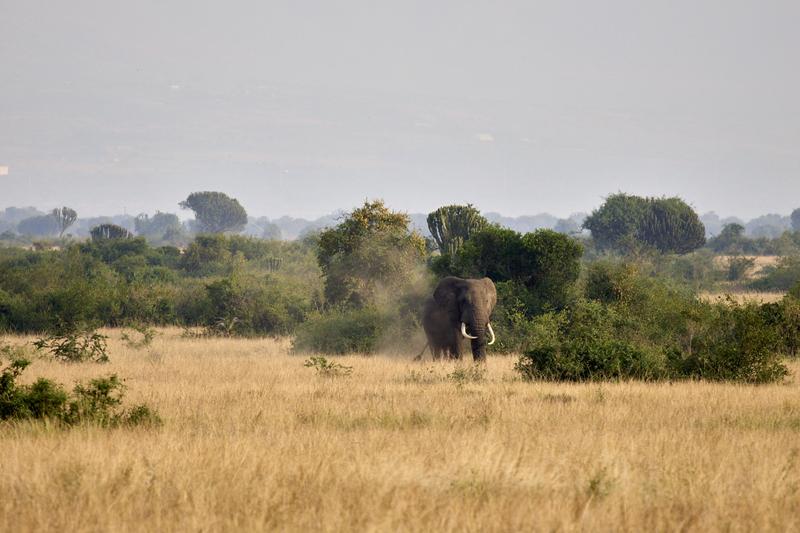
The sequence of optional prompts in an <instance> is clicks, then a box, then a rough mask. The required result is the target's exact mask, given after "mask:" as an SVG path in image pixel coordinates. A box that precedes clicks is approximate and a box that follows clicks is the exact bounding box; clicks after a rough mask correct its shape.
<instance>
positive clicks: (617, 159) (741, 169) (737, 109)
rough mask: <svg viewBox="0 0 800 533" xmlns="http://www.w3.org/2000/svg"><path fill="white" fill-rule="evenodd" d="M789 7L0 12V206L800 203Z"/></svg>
mask: <svg viewBox="0 0 800 533" xmlns="http://www.w3.org/2000/svg"><path fill="white" fill-rule="evenodd" d="M798 20H800V4H798V3H797V2H794V1H789V0H787V1H731V0H725V1H722V0H719V1H717V0H714V1H702V2H697V1H694V2H688V1H669V2H641V1H619V0H616V1H608V2H602V3H601V2H589V1H584V2H576V1H564V0H559V1H552V2H542V1H517V0H514V1H508V2H502V3H498V2H464V1H440V2H422V1H418V0H406V1H402V2H368V1H353V0H345V1H337V2H310V1H297V0H295V1H287V2H283V1H281V2H276V1H258V2H256V1H238V2H233V1H229V2H213V3H211V2H197V1H191V2H190V1H187V0H180V1H172V2H147V1H139V2H126V3H125V4H121V3H119V2H107V1H98V0H80V1H72V2H58V3H56V2H43V1H31V0H24V1H22V0H3V1H2V3H0V25H1V26H2V29H1V30H0V65H1V66H2V75H0V166H8V167H9V174H8V175H7V176H0V183H2V184H3V187H2V189H0V190H2V191H3V192H2V196H1V197H0V198H1V199H0V208H3V207H7V206H11V205H18V206H21V205H35V206H37V207H40V208H51V207H54V206H56V205H64V204H65V205H69V206H72V207H74V208H75V209H77V210H78V212H79V213H80V215H81V216H90V215H97V214H101V213H117V212H122V211H123V210H124V211H127V212H128V213H134V214H135V213H138V212H143V211H146V212H153V211H154V210H156V209H160V210H164V211H173V212H174V211H177V210H178V207H177V203H178V202H179V201H181V200H183V199H184V198H185V197H186V196H187V195H188V194H189V193H190V192H192V191H197V190H220V191H224V192H226V193H228V194H230V195H231V196H234V197H237V198H239V199H240V200H241V202H242V204H243V205H244V206H245V207H246V208H247V210H248V212H250V213H251V214H253V215H266V216H270V217H278V216H280V215H293V216H305V217H314V216H319V215H321V214H324V213H328V212H331V211H334V210H336V209H341V208H344V209H347V208H350V207H352V206H355V205H357V204H359V203H361V202H362V201H363V200H364V199H365V198H367V197H369V198H375V197H381V198H384V199H385V200H386V201H387V203H388V204H389V205H391V206H392V207H394V208H397V209H403V210H407V211H412V212H427V211H429V210H432V209H434V208H436V207H438V206H439V205H442V204H449V203H461V202H471V203H474V204H476V205H477V206H478V207H479V208H481V209H482V210H484V211H497V212H500V213H503V214H505V215H512V216H516V215H521V214H532V213H538V212H543V211H547V212H550V213H553V214H555V215H558V216H566V215H568V214H569V213H571V212H574V211H589V210H591V209H592V208H594V207H596V206H597V205H598V204H599V203H600V202H601V201H602V198H603V197H604V196H606V195H607V194H609V193H611V192H616V191H625V192H630V193H635V194H645V195H679V196H682V197H683V198H685V199H686V200H687V201H689V202H690V203H692V204H693V205H694V206H695V207H696V208H697V209H698V210H699V211H701V212H704V211H709V210H715V211H717V212H718V213H720V214H734V215H738V216H742V217H750V216H755V215H758V214H762V213H765V212H779V213H788V212H789V211H791V210H792V209H793V208H796V207H798V206H800V151H798V146H800V100H799V99H798V94H800V69H798V68H797V51H798V50H800V32H798V31H797V23H798Z"/></svg>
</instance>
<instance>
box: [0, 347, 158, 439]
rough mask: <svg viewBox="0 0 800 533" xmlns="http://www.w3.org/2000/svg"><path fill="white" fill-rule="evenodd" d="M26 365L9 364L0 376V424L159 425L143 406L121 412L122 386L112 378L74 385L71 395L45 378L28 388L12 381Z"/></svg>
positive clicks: (22, 362)
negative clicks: (42, 421)
mask: <svg viewBox="0 0 800 533" xmlns="http://www.w3.org/2000/svg"><path fill="white" fill-rule="evenodd" d="M29 364H30V362H29V361H27V360H24V359H17V360H14V361H12V362H11V363H10V364H9V366H8V367H6V368H4V369H3V370H2V372H1V373H0V421H3V420H25V419H38V420H42V419H47V420H51V421H55V422H58V423H60V424H63V425H65V426H74V425H78V424H95V425H99V426H103V427H117V426H137V425H159V424H160V423H161V419H160V417H159V416H158V414H157V413H156V412H155V411H154V410H152V409H151V408H150V407H148V406H147V405H144V404H140V405H135V406H133V407H131V408H130V409H122V408H121V404H122V398H123V395H124V394H123V393H124V385H123V383H122V381H121V380H120V379H119V378H118V377H117V376H116V375H113V374H112V375H110V376H108V377H105V378H96V379H93V380H91V381H89V383H88V384H86V385H84V384H81V383H78V384H76V385H75V387H74V389H73V390H72V392H71V393H69V394H68V393H67V392H66V391H65V390H64V387H62V386H61V385H59V384H57V383H54V382H53V381H50V380H48V379H44V378H39V379H37V380H36V381H35V382H33V383H32V384H30V385H18V384H17V382H16V380H17V378H18V377H19V376H20V375H21V374H22V372H23V371H24V370H25V369H26V368H27V366H28V365H29Z"/></svg>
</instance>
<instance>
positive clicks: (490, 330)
mask: <svg viewBox="0 0 800 533" xmlns="http://www.w3.org/2000/svg"><path fill="white" fill-rule="evenodd" d="M486 325H487V326H488V327H489V333H491V335H492V340H490V341H489V344H488V345H489V346H491V345H492V344H494V330H493V329H492V323H491V322H489V323H488V324H486Z"/></svg>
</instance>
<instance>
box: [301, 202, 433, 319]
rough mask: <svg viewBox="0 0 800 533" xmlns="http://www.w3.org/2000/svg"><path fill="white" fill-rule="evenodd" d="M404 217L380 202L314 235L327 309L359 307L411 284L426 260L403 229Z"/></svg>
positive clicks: (421, 243)
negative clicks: (336, 306) (329, 306)
mask: <svg viewBox="0 0 800 533" xmlns="http://www.w3.org/2000/svg"><path fill="white" fill-rule="evenodd" d="M409 222H410V220H409V218H408V215H406V214H405V213H398V212H395V211H392V210H390V209H389V208H388V207H386V205H384V203H383V201H380V200H378V201H374V202H369V201H368V202H365V203H364V205H363V206H361V207H359V208H358V209H356V210H354V211H353V212H352V213H350V214H349V215H348V216H347V217H345V218H344V220H343V221H342V222H341V223H340V224H339V225H337V226H336V227H334V228H328V229H326V230H324V231H322V232H321V233H320V234H319V240H318V250H317V260H318V262H319V266H320V268H321V269H322V273H323V276H324V278H325V296H326V298H327V301H328V303H330V304H334V305H339V304H345V305H350V306H353V307H356V308H358V307H362V306H367V305H371V304H374V303H375V302H376V301H377V298H378V297H379V296H380V294H379V293H380V292H381V291H382V290H384V291H386V292H387V293H391V291H393V290H395V289H397V288H399V287H403V286H405V285H407V284H408V283H410V282H411V281H412V280H413V278H414V276H415V275H416V274H417V273H418V270H419V269H418V267H419V266H420V265H421V263H422V261H423V259H424V257H425V240H424V239H423V238H422V237H421V236H420V235H419V234H417V233H415V232H411V231H409V229H408V224H409Z"/></svg>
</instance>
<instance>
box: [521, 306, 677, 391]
mask: <svg viewBox="0 0 800 533" xmlns="http://www.w3.org/2000/svg"><path fill="white" fill-rule="evenodd" d="M628 320H629V319H628V317H625V316H623V315H621V314H619V313H618V312H617V310H615V309H614V308H613V307H611V306H608V305H604V304H602V303H600V302H579V303H577V304H576V305H575V306H574V307H572V308H570V309H568V310H566V311H563V312H561V313H559V314H557V315H550V316H546V318H537V321H539V322H542V326H545V328H546V329H544V328H543V329H544V331H545V332H546V334H545V335H542V336H541V338H540V339H538V340H537V342H535V343H534V344H535V346H534V347H533V348H532V349H530V350H528V351H526V352H525V353H523V354H522V355H521V356H520V358H519V360H518V361H517V364H516V365H515V369H516V370H517V371H518V372H519V373H520V374H521V375H522V377H523V378H524V379H528V380H532V379H544V380H559V381H589V380H608V379H644V380H650V379H660V378H664V377H666V376H667V359H666V356H665V355H664V354H663V353H660V352H659V351H658V350H657V349H654V348H652V347H650V346H647V345H646V344H645V343H637V342H634V341H631V340H627V339H625V338H624V335H621V333H623V332H624V331H625V330H626V326H627V324H626V322H628Z"/></svg>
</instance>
